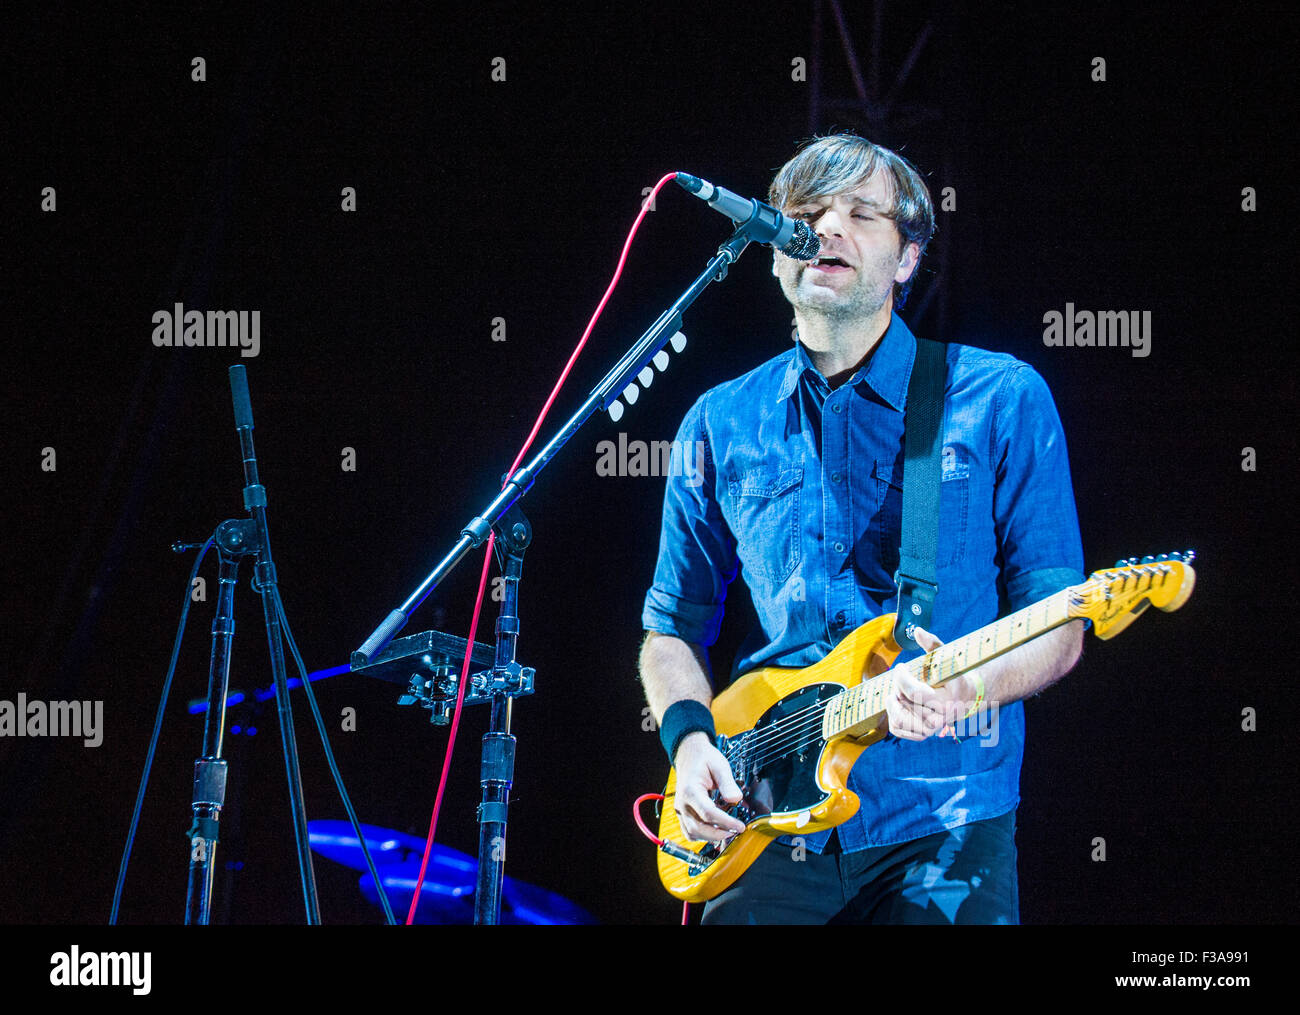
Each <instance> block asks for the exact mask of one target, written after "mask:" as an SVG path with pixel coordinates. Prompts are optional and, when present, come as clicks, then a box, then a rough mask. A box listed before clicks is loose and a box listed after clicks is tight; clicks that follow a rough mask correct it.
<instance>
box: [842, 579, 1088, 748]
mask: <svg viewBox="0 0 1300 1015" xmlns="http://www.w3.org/2000/svg"><path fill="white" fill-rule="evenodd" d="M1076 594H1077V590H1076V589H1073V588H1067V589H1062V590H1061V591H1060V592H1057V593H1056V594H1054V595H1051V596H1048V597H1047V598H1046V599H1040V600H1039V601H1038V602H1036V603H1031V604H1030V605H1028V606H1026V607H1025V608H1024V609H1023V610H1017V611H1016V612H1015V613H1012V614H1008V615H1007V616H1005V617H1003V618H1002V619H1001V620H995V621H994V622H993V623H991V624H988V625H986V626H984V627H981V628H980V629H979V630H978V631H972V632H971V633H970V634H967V635H964V636H962V637H961V638H958V639H956V640H955V641H950V642H948V643H947V644H945V645H940V646H939V647H938V648H937V649H935V650H934V651H933V652H930V653H928V654H926V655H923V656H918V657H917V658H915V659H912V660H910V661H909V662H906V663H903V664H902V665H903V666H905V667H906V668H907V671H908V672H909V673H910V674H911V675H912V676H913V677H915V678H916V679H917V680H922V681H924V682H925V683H927V684H929V685H930V686H931V687H938V686H939V685H940V684H943V683H946V682H947V681H949V680H952V679H953V678H954V677H959V676H961V675H962V674H963V673H966V672H967V671H969V670H973V669H974V668H975V667H977V666H979V665H981V664H983V663H986V662H988V661H989V660H990V659H994V658H996V657H997V656H1000V655H1002V654H1003V653H1004V652H1009V651H1011V650H1012V649H1013V648H1018V647H1019V646H1021V645H1023V644H1025V643H1026V642H1028V641H1032V640H1033V639H1035V638H1037V637H1038V636H1039V635H1041V634H1045V633H1046V632H1048V631H1050V630H1052V629H1053V628H1056V627H1060V626H1061V625H1062V624H1065V623H1068V622H1069V621H1071V620H1073V619H1074V618H1075V616H1076V615H1077V613H1075V612H1072V611H1071V608H1070V607H1071V603H1072V601H1073V597H1074V596H1075V595H1076ZM893 689H894V678H893V671H892V670H888V671H886V672H884V673H882V674H880V675H879V676H876V677H871V678H869V679H867V680H863V681H862V683H860V684H858V685H856V686H855V687H850V688H849V689H848V690H846V691H842V692H841V693H840V694H837V695H836V696H835V697H834V698H831V699H829V700H828V701H827V702H826V715H825V717H824V718H823V720H822V736H823V737H825V738H826V739H827V740H829V739H830V738H831V737H835V736H839V735H841V734H844V733H850V732H854V733H860V732H861V731H860V730H855V729H854V727H858V726H865V727H866V728H868V729H869V728H871V727H872V726H874V725H876V720H877V719H878V717H879V716H880V715H881V713H883V712H884V711H885V702H886V701H887V700H888V697H889V695H890V694H891V693H893Z"/></svg>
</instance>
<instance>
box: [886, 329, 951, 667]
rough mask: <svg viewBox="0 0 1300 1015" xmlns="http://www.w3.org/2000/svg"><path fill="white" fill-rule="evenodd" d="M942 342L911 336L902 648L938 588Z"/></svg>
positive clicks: (911, 643) (898, 628) (898, 627)
mask: <svg viewBox="0 0 1300 1015" xmlns="http://www.w3.org/2000/svg"><path fill="white" fill-rule="evenodd" d="M946 354H947V346H946V345H944V343H942V342H932V341H930V340H929V339H925V338H918V339H917V340H916V359H915V360H914V361H913V363H912V376H911V379H910V380H909V381H908V385H907V405H906V406H904V409H903V531H902V543H901V545H900V546H899V551H898V573H897V574H895V575H894V581H895V582H897V583H898V612H897V617H896V619H895V621H894V640H895V641H896V642H898V644H899V645H900V646H901V647H902V649H903V651H904V652H907V651H908V650H910V649H919V648H920V647H921V646H919V645H918V644H917V643H916V640H915V639H914V638H913V637H912V636H911V633H910V632H911V629H912V627H913V625H916V626H919V627H923V628H925V629H926V630H927V631H929V630H932V628H931V627H930V618H931V615H932V614H933V612H934V597H935V595H936V594H937V593H938V591H939V584H938V582H937V581H936V572H935V557H936V553H937V550H938V546H939V488H940V482H941V480H942V473H941V468H942V459H941V456H942V454H943V385H944V374H945V366H946V364H945V358H946Z"/></svg>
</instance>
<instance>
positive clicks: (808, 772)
mask: <svg viewBox="0 0 1300 1015" xmlns="http://www.w3.org/2000/svg"><path fill="white" fill-rule="evenodd" d="M843 690H844V688H843V687H841V686H840V685H839V684H810V685H809V686H807V687H805V688H802V689H801V690H798V691H796V692H795V693H794V694H791V695H788V696H787V697H784V698H782V699H781V700H780V701H778V702H777V703H776V704H775V705H773V706H772V707H771V708H770V709H768V710H767V711H766V712H764V713H763V714H762V716H760V717H759V720H758V722H757V723H755V725H754V728H753V729H751V730H747V731H746V732H744V733H741V734H739V735H737V736H734V737H729V738H727V742H726V749H725V750H724V751H723V753H724V754H727V755H728V757H729V758H730V759H731V762H732V766H731V770H732V774H733V775H734V776H735V778H736V782H737V783H739V784H740V789H741V792H742V794H743V799H742V800H741V802H740V803H739V804H737V805H736V806H735V807H732V808H729V812H730V813H731V814H732V815H733V816H735V817H736V818H737V819H738V820H740V821H744V822H745V823H746V824H748V823H749V822H751V821H753V820H754V819H756V818H761V817H764V816H766V815H769V814H783V813H798V812H799V811H806V810H811V809H812V808H813V807H816V806H817V805H818V804H820V803H822V802H823V801H825V800H826V799H827V798H828V797H829V796H830V794H829V793H828V792H826V791H825V790H823V789H822V788H821V787H820V786H818V785H817V763H818V761H819V760H820V759H821V753H822V749H823V748H824V747H825V746H826V741H825V740H824V739H823V738H822V724H821V715H822V713H821V710H820V709H815V710H814V711H813V712H812V713H811V714H810V715H805V716H804V717H802V718H800V719H793V718H791V717H792V716H793V715H794V714H795V713H797V712H802V711H804V710H805V709H809V708H811V707H812V706H814V705H816V704H817V703H818V702H822V701H825V700H826V699H828V698H833V697H835V695H837V694H839V693H840V692H841V691H843Z"/></svg>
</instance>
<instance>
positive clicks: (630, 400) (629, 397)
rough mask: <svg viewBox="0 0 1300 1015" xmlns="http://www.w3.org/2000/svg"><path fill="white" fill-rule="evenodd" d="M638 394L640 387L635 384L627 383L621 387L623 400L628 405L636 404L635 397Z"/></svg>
mask: <svg viewBox="0 0 1300 1015" xmlns="http://www.w3.org/2000/svg"><path fill="white" fill-rule="evenodd" d="M639 394H641V389H640V388H638V387H637V386H636V385H635V384H629V385H628V386H627V387H626V388H624V389H623V400H624V401H625V402H627V404H628V405H636V399H637V396H638V395H639Z"/></svg>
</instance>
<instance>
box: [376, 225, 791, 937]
mask: <svg viewBox="0 0 1300 1015" xmlns="http://www.w3.org/2000/svg"><path fill="white" fill-rule="evenodd" d="M774 218H779V216H776V213H775V212H773V211H771V210H770V209H768V208H766V207H765V206H763V205H761V204H759V203H758V202H757V201H755V202H754V208H753V213H752V214H751V215H750V217H749V218H748V219H747V220H746V221H744V222H742V223H741V224H740V226H739V227H737V229H736V231H735V232H734V233H733V234H732V236H731V237H730V239H728V240H727V241H726V242H725V243H723V244H722V245H721V246H720V247H719V248H718V252H717V253H716V254H715V255H714V256H713V258H712V259H711V260H710V261H709V263H708V265H707V266H706V267H705V269H704V271H703V272H701V273H700V274H699V275H698V276H697V277H696V279H695V280H694V281H693V282H692V283H691V284H690V286H689V287H687V289H686V291H685V292H683V293H682V295H681V296H679V297H678V298H677V300H676V301H675V302H674V303H673V304H672V305H671V306H670V307H669V308H668V309H667V310H665V311H664V312H663V313H662V314H660V316H659V318H658V319H657V320H656V321H655V322H654V324H652V325H651V326H650V327H649V328H648V329H647V330H646V331H645V333H644V334H642V336H641V337H640V338H639V339H638V340H637V341H636V343H635V344H634V345H633V346H632V348H631V349H629V350H628V351H627V352H626V353H625V354H624V355H623V357H622V359H620V360H619V361H618V363H616V364H615V365H614V367H613V368H612V369H611V370H610V371H609V373H608V374H606V375H605V377H604V379H603V380H602V381H601V382H600V383H599V384H597V385H596V387H595V388H593V389H592V391H591V393H590V394H589V395H588V396H587V398H586V400H585V401H584V402H583V403H582V405H581V406H580V407H579V408H578V410H577V411H576V412H575V413H574V414H573V415H572V416H571V417H570V418H569V420H568V422H566V423H565V424H564V425H563V426H562V427H561V428H560V430H559V432H558V433H556V434H555V436H553V437H552V438H551V439H550V441H549V442H547V444H546V446H545V447H543V448H542V449H541V450H540V451H539V452H537V454H536V455H534V456H533V458H532V460H531V461H529V462H528V463H527V464H526V465H524V466H523V467H522V468H520V469H518V470H516V471H515V472H514V473H513V474H512V475H510V476H509V477H508V478H507V479H506V482H505V483H504V485H503V486H502V488H501V491H500V493H498V494H497V495H496V496H495V497H494V498H493V499H492V501H491V503H489V504H488V506H487V507H486V508H485V509H484V510H483V512H482V514H479V515H476V516H474V518H472V519H471V520H470V521H469V523H468V524H466V525H465V527H464V528H463V529H462V530H461V534H460V539H459V540H457V542H456V545H455V546H454V547H453V548H452V550H451V552H450V553H448V554H447V555H446V556H445V557H444V558H443V559H442V560H441V561H440V562H439V563H438V565H437V566H436V567H435V568H434V569H433V571H431V572H430V573H429V574H428V575H427V576H426V577H425V579H424V580H423V581H422V582H421V583H420V584H419V586H418V587H417V588H416V589H415V591H414V592H412V593H411V595H410V596H408V597H407V599H406V601H405V602H403V603H402V605H401V606H400V607H398V608H397V609H396V610H394V611H393V612H392V613H390V614H389V615H388V616H387V617H386V618H385V619H384V621H383V623H381V624H380V625H379V627H378V628H376V629H375V630H374V631H373V632H372V633H371V635H370V637H369V638H367V639H366V641H365V642H364V643H363V644H362V645H361V647H360V648H359V649H357V650H356V651H355V652H353V653H352V658H351V666H352V670H353V672H357V671H360V670H363V668H365V667H366V666H368V665H370V664H371V663H372V661H374V662H378V660H376V656H378V655H379V654H380V653H382V652H383V650H384V647H385V646H386V645H388V644H389V643H390V642H391V641H392V640H393V638H394V636H395V635H396V634H397V632H398V631H400V630H401V629H402V628H403V627H404V626H405V625H406V622H407V620H408V619H409V617H410V615H411V613H412V612H413V611H414V610H415V609H416V608H417V607H418V606H419V605H420V604H421V603H422V602H424V600H425V599H426V598H427V597H428V596H429V595H430V593H432V592H433V590H434V589H436V588H437V587H438V585H439V584H440V583H441V582H442V580H443V579H444V578H445V577H446V576H447V575H448V574H449V573H450V572H451V570H452V569H453V568H454V567H455V566H456V565H457V564H458V563H460V561H461V559H462V558H463V557H464V556H465V554H467V553H468V552H469V551H470V550H471V549H473V548H474V547H476V546H480V545H481V544H482V543H483V541H484V540H486V539H487V538H488V534H489V533H490V532H491V531H492V530H493V529H495V530H496V531H497V534H498V540H499V542H500V545H501V547H502V549H503V550H504V552H505V556H506V564H505V582H504V598H503V602H502V606H501V612H500V615H499V617H498V620H497V647H496V660H495V665H494V666H493V669H492V671H491V672H490V673H487V674H482V675H480V676H476V677H475V678H474V681H475V684H476V690H477V691H479V692H480V693H477V694H475V695H473V696H469V697H466V699H465V700H466V702H467V703H468V702H469V701H470V700H471V697H472V698H474V699H476V700H484V698H485V697H486V694H490V698H488V699H487V700H489V701H490V704H491V721H490V726H489V730H488V732H487V733H486V734H485V735H484V737H483V746H482V756H481V760H480V769H479V772H480V786H481V788H482V802H481V803H480V805H479V808H478V822H479V852H478V873H477V881H476V884H475V890H474V923H475V924H476V925H483V924H488V925H491V924H496V923H498V922H499V920H500V913H501V891H502V882H503V879H504V870H505V834H506V819H507V808H508V806H509V797H510V787H511V785H512V783H513V780H514V763H515V743H516V740H515V737H514V736H513V735H512V734H511V732H510V719H511V704H512V699H513V698H514V697H515V696H517V695H519V694H528V693H531V692H532V671H531V670H527V669H521V667H520V666H519V664H518V663H517V662H515V660H514V652H515V642H516V640H517V636H518V633H519V617H518V613H517V609H518V585H519V579H520V576H521V573H522V568H523V553H524V550H525V549H526V548H527V547H528V545H529V543H530V542H531V541H532V527H531V526H530V525H529V523H528V521H527V519H526V518H524V516H523V514H522V513H521V512H520V511H519V510H518V508H517V507H516V502H517V501H518V500H519V499H520V498H521V497H523V496H524V494H526V493H527V492H528V490H529V489H530V488H531V487H532V485H533V483H534V482H535V480H536V478H537V474H538V473H539V472H541V471H542V469H543V468H545V467H546V465H547V463H549V462H550V460H551V459H552V458H554V457H555V456H556V454H558V453H559V450H560V448H562V447H563V446H564V445H565V444H567V443H568V441H569V439H570V438H572V437H573V435H574V434H575V433H576V432H577V431H578V428H579V427H581V426H582V424H583V423H585V422H586V421H587V420H588V419H589V418H590V417H591V416H592V414H593V413H594V412H595V411H596V410H597V409H608V408H609V406H610V405H611V404H613V402H614V400H615V399H616V398H618V396H619V394H620V393H622V391H623V390H624V389H625V388H626V387H628V385H629V384H631V382H632V378H634V377H635V376H636V375H637V374H639V373H640V372H641V371H642V370H643V369H645V367H646V365H647V364H649V363H650V361H651V360H652V359H653V358H654V357H655V354H656V353H658V352H659V350H661V349H662V348H663V347H664V346H665V345H667V344H668V342H669V340H670V339H671V338H672V337H673V336H674V335H675V334H676V333H677V331H678V329H679V328H680V327H681V323H682V314H683V313H684V312H685V311H686V309H687V308H688V307H689V306H690V305H691V304H692V303H694V302H695V301H696V299H698V298H699V296H700V294H701V293H702V292H704V290H705V289H706V288H708V286H709V284H710V283H711V282H714V281H721V280H722V279H724V278H726V277H727V271H728V269H729V268H730V266H731V265H732V264H733V263H734V262H735V261H736V260H737V259H738V258H739V257H740V255H741V253H742V252H743V251H744V249H745V248H746V247H747V246H748V245H749V244H750V243H751V242H759V243H767V242H770V241H771V239H772V238H773V233H774V228H773V225H774V222H773V220H774ZM394 648H396V646H394ZM389 654H391V653H389ZM386 656H387V654H386V655H385V656H384V657H381V659H382V658H386ZM413 682H414V683H415V684H416V685H417V686H418V684H419V683H420V680H419V679H418V678H413ZM484 683H486V684H487V685H488V686H487V687H486V688H485V687H484V686H483V685H484ZM466 690H467V691H468V690H469V688H466ZM482 692H486V694H485V693H482ZM440 707H441V708H445V705H444V706H440Z"/></svg>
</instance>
